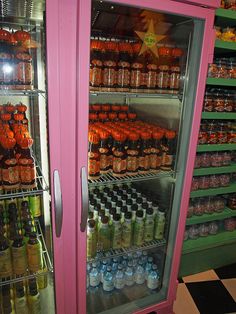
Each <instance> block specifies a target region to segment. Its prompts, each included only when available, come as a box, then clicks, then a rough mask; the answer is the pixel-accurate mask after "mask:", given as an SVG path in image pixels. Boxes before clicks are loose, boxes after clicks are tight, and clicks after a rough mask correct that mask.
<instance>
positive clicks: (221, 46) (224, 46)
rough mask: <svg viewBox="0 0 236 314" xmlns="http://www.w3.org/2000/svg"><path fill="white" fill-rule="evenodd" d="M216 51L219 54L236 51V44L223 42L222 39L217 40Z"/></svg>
mask: <svg viewBox="0 0 236 314" xmlns="http://www.w3.org/2000/svg"><path fill="white" fill-rule="evenodd" d="M215 50H216V51H217V52H218V51H221V50H228V51H236V42H231V41H223V40H220V39H216V41H215Z"/></svg>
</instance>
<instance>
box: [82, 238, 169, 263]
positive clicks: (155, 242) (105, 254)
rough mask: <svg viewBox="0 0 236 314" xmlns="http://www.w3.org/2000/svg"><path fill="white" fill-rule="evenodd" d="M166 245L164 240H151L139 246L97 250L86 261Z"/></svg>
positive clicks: (99, 259)
mask: <svg viewBox="0 0 236 314" xmlns="http://www.w3.org/2000/svg"><path fill="white" fill-rule="evenodd" d="M165 245H166V240H165V239H162V240H152V241H150V242H147V243H144V244H143V245H141V246H132V247H130V248H120V249H116V250H113V249H111V250H109V251H106V252H104V251H101V252H97V255H96V257H95V258H88V259H87V262H93V261H101V260H104V259H107V258H114V257H119V256H123V255H127V254H130V253H134V252H137V251H144V250H151V249H156V248H158V247H162V246H165Z"/></svg>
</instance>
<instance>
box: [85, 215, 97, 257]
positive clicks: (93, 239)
mask: <svg viewBox="0 0 236 314" xmlns="http://www.w3.org/2000/svg"><path fill="white" fill-rule="evenodd" d="M96 253H97V230H96V222H95V220H93V219H91V220H89V221H88V227H87V257H88V258H91V257H95V256H96Z"/></svg>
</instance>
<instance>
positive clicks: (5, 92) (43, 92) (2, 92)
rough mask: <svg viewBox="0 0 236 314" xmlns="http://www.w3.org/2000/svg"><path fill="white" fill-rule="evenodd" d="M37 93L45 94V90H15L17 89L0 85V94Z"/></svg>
mask: <svg viewBox="0 0 236 314" xmlns="http://www.w3.org/2000/svg"><path fill="white" fill-rule="evenodd" d="M39 94H45V91H43V90H40V89H32V90H31V89H29V90H24V89H22V90H20V89H19V90H17V89H7V88H5V89H4V88H2V89H1V87H0V96H38V95H39Z"/></svg>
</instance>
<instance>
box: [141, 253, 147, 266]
mask: <svg viewBox="0 0 236 314" xmlns="http://www.w3.org/2000/svg"><path fill="white" fill-rule="evenodd" d="M141 258H142V263H143V265H146V263H147V260H148V254H147V251H143V253H142V257H141Z"/></svg>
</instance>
